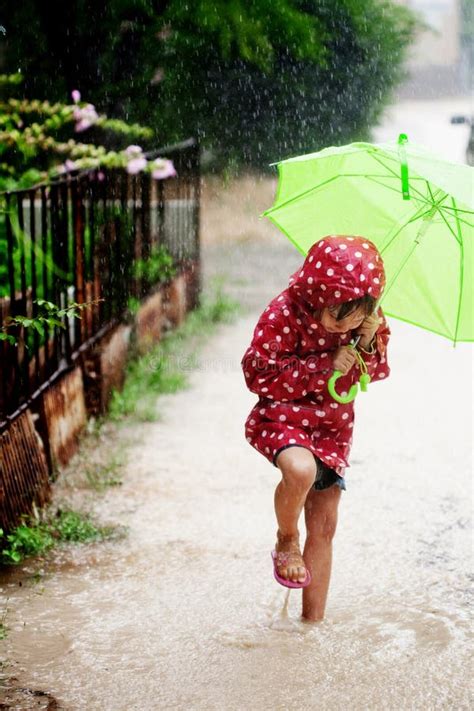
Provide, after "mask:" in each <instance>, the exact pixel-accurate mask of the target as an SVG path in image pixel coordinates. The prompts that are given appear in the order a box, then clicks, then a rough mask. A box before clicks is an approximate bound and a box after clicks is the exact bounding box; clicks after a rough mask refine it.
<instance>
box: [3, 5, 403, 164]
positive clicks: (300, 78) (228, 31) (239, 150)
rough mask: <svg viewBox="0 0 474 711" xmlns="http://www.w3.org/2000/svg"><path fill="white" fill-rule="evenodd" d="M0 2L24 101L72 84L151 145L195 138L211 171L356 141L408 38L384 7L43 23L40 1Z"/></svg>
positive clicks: (63, 9) (152, 14)
mask: <svg viewBox="0 0 474 711" xmlns="http://www.w3.org/2000/svg"><path fill="white" fill-rule="evenodd" d="M5 2H6V7H5V16H6V17H8V18H9V21H10V25H9V27H7V35H6V42H5V45H6V46H5V52H4V56H5V67H7V68H8V70H9V71H16V69H17V67H20V71H21V72H22V73H23V74H24V75H25V76H26V82H25V92H26V96H29V97H36V96H41V97H45V98H46V97H48V96H50V95H52V96H54V97H55V98H57V99H60V100H62V101H64V100H65V98H66V97H67V96H69V95H70V92H71V90H72V89H74V88H78V89H80V90H81V92H82V93H83V94H84V95H87V96H88V97H89V98H90V100H91V101H93V102H94V103H95V104H96V105H97V106H99V107H100V109H101V111H105V112H106V113H108V114H111V115H114V116H117V117H119V118H121V119H123V120H125V121H127V122H128V121H138V122H140V123H142V122H146V124H147V125H150V126H153V127H154V128H155V131H156V132H159V137H160V140H161V141H165V142H171V141H174V140H181V139H182V138H183V137H186V136H188V135H196V136H198V138H200V139H201V141H202V143H203V145H204V146H205V147H206V148H208V149H209V150H210V155H211V156H212V157H213V165H214V166H216V167H219V166H220V167H222V166H225V165H227V164H228V163H229V162H232V161H236V162H237V164H238V165H242V163H244V164H245V163H246V164H252V165H256V166H258V167H260V168H263V167H265V166H266V164H267V163H268V162H269V161H272V160H277V159H280V158H284V157H285V156H288V155H294V154H296V153H300V152H303V151H311V150H316V149H318V148H320V147H322V146H324V145H328V144H333V143H344V142H347V141H349V140H353V139H355V138H359V139H360V138H365V137H367V135H368V132H369V129H370V127H371V126H372V125H373V124H374V122H375V121H376V120H377V118H378V117H379V116H380V113H381V111H382V109H383V107H384V106H385V104H386V102H387V101H388V100H389V98H390V94H391V91H392V89H393V88H394V87H395V86H396V84H397V83H398V82H399V81H400V79H401V77H402V63H403V59H404V56H405V53H406V50H407V47H408V45H409V44H410V42H411V40H412V38H413V35H414V31H415V19H414V15H413V14H412V13H411V11H410V10H409V9H408V8H406V7H403V6H400V5H398V4H396V3H395V2H393V1H392V0H278V1H277V2H275V1H274V0H188V1H187V2H186V3H183V2H182V1H181V0H168V1H167V2H166V3H151V2H143V0H112V1H111V2H108V3H105V4H104V3H94V2H92V0H85V2H82V3H64V4H62V5H61V6H58V7H57V8H56V10H57V11H56V12H55V16H54V24H53V22H52V19H51V17H50V15H51V13H50V11H49V8H48V7H47V4H41V3H37V2H35V1H34V0H23V2H22V3H18V2H14V1H13V0H5ZM59 37H61V38H63V37H68V41H67V42H63V41H58V38H59ZM79 57H80V70H81V74H80V77H79V76H78V74H77V59H78V58H79ZM39 67H40V68H41V71H38V68H39ZM156 138H157V135H156V134H155V142H156ZM105 145H110V143H107V141H106V142H105Z"/></svg>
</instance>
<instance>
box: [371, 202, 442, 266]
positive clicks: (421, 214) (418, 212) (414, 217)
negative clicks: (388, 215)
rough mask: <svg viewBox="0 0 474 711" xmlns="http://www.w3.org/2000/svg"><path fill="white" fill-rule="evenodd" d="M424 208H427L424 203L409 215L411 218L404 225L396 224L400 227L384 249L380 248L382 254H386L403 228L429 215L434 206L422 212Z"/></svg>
mask: <svg viewBox="0 0 474 711" xmlns="http://www.w3.org/2000/svg"><path fill="white" fill-rule="evenodd" d="M424 209H425V206H424V205H423V207H418V208H417V209H416V210H415V212H414V213H412V214H411V216H410V217H409V219H408V220H406V221H405V222H404V223H403V224H402V225H400V226H399V227H398V225H396V226H397V227H398V229H397V231H396V232H395V233H394V234H393V235H392V236H391V237H390V242H388V243H387V244H386V245H385V246H384V247H383V249H381V250H380V253H381V254H384V253H385V252H386V251H387V249H388V248H389V247H390V245H391V244H392V242H393V240H394V239H396V238H397V237H398V235H399V234H400V232H401V231H402V230H404V229H405V227H406V226H407V225H409V224H410V222H415V220H419V219H420V218H422V217H424V216H425V215H427V214H428V213H429V212H430V211H431V209H432V208H430V210H426V211H425V212H421V211H422V210H424Z"/></svg>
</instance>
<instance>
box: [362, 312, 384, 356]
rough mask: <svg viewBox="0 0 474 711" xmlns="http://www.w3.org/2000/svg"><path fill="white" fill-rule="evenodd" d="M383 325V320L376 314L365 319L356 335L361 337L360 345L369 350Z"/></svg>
mask: <svg viewBox="0 0 474 711" xmlns="http://www.w3.org/2000/svg"><path fill="white" fill-rule="evenodd" d="M381 323H382V318H381V317H380V318H379V317H378V316H376V315H375V314H371V315H370V316H366V317H365V319H364V320H363V321H362V323H361V325H360V326H359V328H358V329H356V333H357V334H358V335H359V336H361V339H360V341H359V344H360V345H361V346H362V348H368V347H369V346H370V344H371V343H372V340H373V338H374V336H375V334H376V332H377V330H378V327H379V326H380V324H381Z"/></svg>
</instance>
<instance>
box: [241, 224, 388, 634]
mask: <svg viewBox="0 0 474 711" xmlns="http://www.w3.org/2000/svg"><path fill="white" fill-rule="evenodd" d="M384 285H385V274H384V268H383V262H382V258H381V256H380V254H379V252H378V250H377V248H376V247H375V245H374V244H372V242H370V241H369V240H367V239H365V238H363V237H355V236H345V235H331V236H328V237H324V238H323V239H321V240H319V241H318V242H316V243H315V244H314V245H313V246H312V247H311V249H310V250H309V252H308V254H307V256H306V259H305V261H304V263H303V265H302V267H300V269H298V270H297V271H296V272H295V273H294V274H293V275H292V276H291V278H290V281H289V286H288V288H287V289H285V290H284V291H282V292H281V294H279V295H278V296H276V297H275V298H274V299H272V301H271V302H270V303H269V305H268V306H267V307H266V309H265V310H264V311H263V313H262V314H261V316H260V318H259V320H258V323H257V325H256V327H255V330H254V333H253V338H252V342H251V344H250V346H249V347H248V348H247V350H246V352H245V354H244V356H243V358H242V361H241V365H242V369H243V372H244V376H245V382H246V384H247V387H248V388H249V390H251V391H252V392H253V393H256V394H257V395H258V396H259V399H258V402H257V403H256V404H255V406H254V407H253V408H252V410H251V411H250V413H249V415H248V417H247V420H246V422H245V436H246V438H247V441H248V442H249V443H250V444H251V446H252V447H255V449H256V450H257V451H258V452H260V454H262V455H263V456H264V457H266V458H267V459H268V460H269V461H270V462H271V463H272V464H273V465H274V466H275V467H277V468H279V469H280V471H281V476H282V479H281V481H280V483H279V484H278V486H277V487H276V490H275V513H276V518H277V522H278V531H277V542H276V546H275V550H274V551H273V552H272V557H273V559H274V572H275V578H276V579H277V580H278V581H279V582H281V583H282V584H283V585H286V586H287V587H302V588H303V618H304V619H307V620H321V619H323V617H324V611H325V607H326V599H327V592H328V588H329V579H330V574H331V560H332V538H333V536H334V533H335V530H336V523H337V507H338V503H339V499H340V496H341V490H342V489H345V488H346V485H345V480H344V470H345V467H348V466H350V465H349V464H348V461H347V459H348V456H349V452H350V448H351V443H352V428H353V426H354V403H353V402H350V403H348V404H340V403H338V402H336V401H335V400H334V399H333V398H332V397H331V395H330V394H329V392H328V380H329V378H330V377H331V376H332V374H333V371H334V370H340V371H341V372H342V373H343V376H342V377H340V378H339V379H338V381H337V391H338V392H339V393H340V394H341V395H346V394H347V392H348V391H349V389H350V387H351V385H352V384H353V383H356V382H358V380H359V375H360V369H359V365H358V359H357V357H356V354H355V352H354V349H353V348H351V347H349V344H350V342H351V340H352V339H353V338H355V337H357V336H360V340H359V343H358V345H357V349H358V351H359V354H360V356H361V357H362V358H363V360H364V361H365V364H366V366H367V370H368V373H369V375H370V376H371V380H372V381H374V380H381V379H383V378H386V377H387V376H388V375H389V372H390V369H389V367H388V365H387V360H386V358H387V355H386V350H387V343H388V340H389V336H390V330H389V328H388V326H387V323H386V321H385V318H384V315H383V312H382V309H380V308H379V309H378V311H377V315H375V314H373V311H374V307H375V304H376V301H377V300H378V298H379V297H380V295H381V294H382V292H383V289H384ZM303 506H304V509H305V521H306V532H307V536H306V542H305V546H304V551H303V555H301V550H300V546H299V533H298V519H299V516H300V513H301V511H302V509H303Z"/></svg>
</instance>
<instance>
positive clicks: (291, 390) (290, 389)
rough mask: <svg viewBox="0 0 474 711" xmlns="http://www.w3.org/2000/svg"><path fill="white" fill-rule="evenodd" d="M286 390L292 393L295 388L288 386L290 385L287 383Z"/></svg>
mask: <svg viewBox="0 0 474 711" xmlns="http://www.w3.org/2000/svg"><path fill="white" fill-rule="evenodd" d="M288 392H289V393H294V392H295V389H294V388H290V386H289V385H288Z"/></svg>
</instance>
